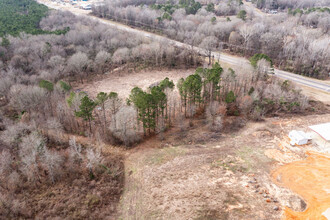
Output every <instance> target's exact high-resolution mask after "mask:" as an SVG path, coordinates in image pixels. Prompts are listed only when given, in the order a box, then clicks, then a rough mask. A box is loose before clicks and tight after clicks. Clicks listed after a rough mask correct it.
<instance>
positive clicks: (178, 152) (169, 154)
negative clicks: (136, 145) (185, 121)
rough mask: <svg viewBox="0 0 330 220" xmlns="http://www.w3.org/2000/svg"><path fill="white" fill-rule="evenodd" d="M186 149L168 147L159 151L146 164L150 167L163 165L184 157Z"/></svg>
mask: <svg viewBox="0 0 330 220" xmlns="http://www.w3.org/2000/svg"><path fill="white" fill-rule="evenodd" d="M186 151H187V150H186V149H182V148H180V147H168V148H164V149H161V150H159V152H157V153H156V154H154V155H152V156H151V157H149V158H147V161H146V164H150V165H161V164H164V163H166V162H168V161H171V160H173V159H174V158H176V157H178V156H182V155H184V154H185V153H186Z"/></svg>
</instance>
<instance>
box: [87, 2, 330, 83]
mask: <svg viewBox="0 0 330 220" xmlns="http://www.w3.org/2000/svg"><path fill="white" fill-rule="evenodd" d="M138 3H139V1H135V2H134V4H126V5H125V6H120V7H119V6H118V5H117V3H116V2H113V1H108V2H106V3H105V4H104V5H100V6H95V7H93V14H94V15H96V16H99V17H102V18H108V19H113V20H115V21H118V22H122V23H125V24H128V25H132V26H136V27H141V28H144V29H147V30H148V31H155V32H157V33H161V34H164V35H166V36H167V37H169V38H172V39H176V40H178V41H181V42H184V43H187V44H189V45H191V46H192V47H195V46H198V47H201V48H206V49H207V50H209V49H210V44H212V47H211V50H213V51H220V50H229V51H231V52H235V53H237V54H241V55H243V56H247V57H249V56H252V55H254V54H256V53H264V54H266V55H268V56H269V57H270V58H271V59H272V60H273V62H274V65H276V66H278V67H279V68H281V69H284V70H288V71H292V72H295V73H297V74H301V75H306V76H309V77H315V78H326V77H328V73H329V70H330V69H329V67H328V65H327V64H326V63H327V60H328V59H329V54H330V53H329V48H330V45H329V44H330V42H329V41H328V37H327V36H329V30H330V29H329V22H328V21H329V17H330V13H328V12H326V11H324V12H321V11H314V12H312V13H309V14H305V15H303V16H293V15H290V14H287V15H284V16H283V15H282V14H281V15H272V17H271V18H269V19H260V18H259V17H256V16H254V15H253V12H251V11H249V10H248V9H245V10H242V9H244V5H241V4H240V3H239V2H236V1H230V4H233V5H237V6H235V7H237V10H236V12H235V14H237V13H239V12H245V13H247V14H245V15H239V16H240V17H241V18H242V19H243V20H238V19H235V20H234V19H233V20H231V19H225V18H220V17H217V12H216V11H217V10H220V9H221V8H223V7H224V6H223V5H220V6H218V5H215V6H214V8H217V9H214V10H213V9H212V7H211V6H207V5H205V6H203V7H202V8H200V9H199V10H198V11H197V12H196V14H189V13H187V12H186V10H185V9H183V8H179V7H178V8H175V7H174V8H173V7H172V8H170V12H171V14H169V15H170V17H169V18H170V19H160V18H162V16H163V14H164V13H168V12H167V11H166V10H167V9H166V7H165V9H164V7H159V8H158V7H154V6H153V4H154V2H150V4H149V5H148V4H147V3H146V5H143V6H140V5H139V4H138ZM230 4H229V5H230ZM219 8H220V9H219ZM282 27H285V28H282ZM306 35H308V37H306ZM213 42H215V43H213ZM318 45H322V46H321V47H319V46H318Z"/></svg>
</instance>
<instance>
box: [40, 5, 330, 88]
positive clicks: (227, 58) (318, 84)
mask: <svg viewBox="0 0 330 220" xmlns="http://www.w3.org/2000/svg"><path fill="white" fill-rule="evenodd" d="M38 2H39V3H41V4H44V5H46V6H48V7H49V8H53V9H58V10H68V11H70V12H72V13H73V14H75V15H78V16H86V17H89V18H90V19H93V20H95V21H98V22H100V23H103V24H106V25H108V26H110V27H113V28H116V29H118V30H123V31H127V32H130V33H133V34H136V35H139V36H143V37H146V38H149V39H151V40H155V41H160V42H162V41H167V42H169V43H170V44H172V45H174V46H176V47H181V48H191V46H190V45H188V44H185V43H182V42H179V41H176V40H172V39H169V38H166V37H164V36H160V35H158V34H154V33H150V32H146V31H143V30H139V29H134V28H131V27H129V26H126V25H123V24H120V23H117V22H113V21H110V20H106V19H102V18H99V17H95V16H93V15H91V14H88V12H89V11H86V10H82V9H78V8H74V7H73V6H71V5H66V6H64V5H59V4H56V3H54V2H50V1H47V0H38ZM194 49H195V50H196V51H197V52H199V53H203V51H204V50H203V49H202V48H198V47H194ZM212 56H214V57H215V59H219V58H220V61H222V62H225V63H228V64H232V65H236V66H240V65H242V64H246V63H249V61H248V60H247V59H245V58H243V57H237V56H231V55H228V54H225V53H220V52H212ZM274 73H275V76H277V77H279V78H281V79H285V80H290V81H292V82H295V83H297V84H301V85H304V86H308V87H311V88H314V89H317V90H320V91H323V92H327V93H330V83H329V84H327V83H326V82H322V81H321V80H317V79H312V78H308V77H304V76H300V75H297V74H294V73H290V72H286V71H282V70H279V69H275V70H274Z"/></svg>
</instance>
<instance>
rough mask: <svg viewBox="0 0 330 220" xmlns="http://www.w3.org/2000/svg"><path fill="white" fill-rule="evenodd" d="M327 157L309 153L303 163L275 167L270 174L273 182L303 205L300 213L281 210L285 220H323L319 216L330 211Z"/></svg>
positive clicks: (329, 164)
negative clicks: (295, 194) (298, 197)
mask: <svg viewBox="0 0 330 220" xmlns="http://www.w3.org/2000/svg"><path fill="white" fill-rule="evenodd" d="M329 167H330V155H321V154H317V153H310V155H309V157H308V158H307V159H306V160H302V161H296V162H293V163H290V164H287V165H285V166H281V167H279V168H278V169H277V170H275V171H274V172H273V174H272V176H273V179H274V181H275V182H276V183H277V184H279V185H282V186H284V187H287V188H290V189H291V190H292V191H294V192H295V193H297V194H299V195H300V196H302V198H303V199H304V200H305V201H306V202H307V209H306V210H305V211H304V212H295V211H292V210H291V209H289V208H286V209H285V217H286V219H287V220H291V219H297V220H298V219H299V220H312V219H318V220H323V219H324V220H326V217H325V216H323V215H322V213H323V212H325V211H326V210H327V209H328V208H330V171H329Z"/></svg>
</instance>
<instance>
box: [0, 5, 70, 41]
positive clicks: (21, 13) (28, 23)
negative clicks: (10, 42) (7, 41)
mask: <svg viewBox="0 0 330 220" xmlns="http://www.w3.org/2000/svg"><path fill="white" fill-rule="evenodd" d="M47 13H48V8H47V7H46V6H44V5H41V4H38V3H37V2H36V1H34V0H19V1H13V0H0V27H1V28H0V37H4V36H6V35H13V36H18V35H19V33H21V32H25V33H28V34H46V33H49V32H47V31H44V30H42V29H41V28H40V26H39V22H40V21H41V19H42V18H43V17H45V16H46V15H47ZM66 31H67V29H63V30H57V31H54V33H55V34H63V33H65V32H66Z"/></svg>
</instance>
